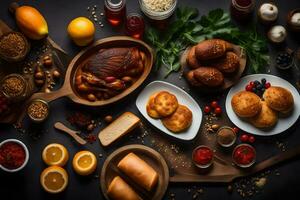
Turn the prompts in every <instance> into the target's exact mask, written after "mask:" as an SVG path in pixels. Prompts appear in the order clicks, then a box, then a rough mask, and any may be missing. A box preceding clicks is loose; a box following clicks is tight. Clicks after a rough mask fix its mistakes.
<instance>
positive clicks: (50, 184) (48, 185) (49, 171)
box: [40, 166, 68, 193]
mask: <svg viewBox="0 0 300 200" xmlns="http://www.w3.org/2000/svg"><path fill="white" fill-rule="evenodd" d="M40 182H41V185H42V186H43V188H44V190H46V191H47V192H49V193H60V192H62V191H64V190H65V189H66V187H67V185H68V174H67V172H66V170H64V169H63V168H61V167H59V166H50V167H48V168H46V169H44V171H43V172H42V174H41V176H40Z"/></svg>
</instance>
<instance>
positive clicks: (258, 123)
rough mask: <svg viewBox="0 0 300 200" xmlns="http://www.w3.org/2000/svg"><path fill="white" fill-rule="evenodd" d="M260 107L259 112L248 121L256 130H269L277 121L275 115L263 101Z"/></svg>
mask: <svg viewBox="0 0 300 200" xmlns="http://www.w3.org/2000/svg"><path fill="white" fill-rule="evenodd" d="M261 105H262V108H261V111H260V112H259V113H258V114H257V115H255V116H254V117H252V118H250V119H249V120H250V122H251V124H253V126H255V127H257V128H270V127H272V126H274V125H275V124H276V122H277V121H278V116H277V113H276V111H274V110H272V109H271V108H269V106H268V105H267V104H266V102H265V101H262V102H261Z"/></svg>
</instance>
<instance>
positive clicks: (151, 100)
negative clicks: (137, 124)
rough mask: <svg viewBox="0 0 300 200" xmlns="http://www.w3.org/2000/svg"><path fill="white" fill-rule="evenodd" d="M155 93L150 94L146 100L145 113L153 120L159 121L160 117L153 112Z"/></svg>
mask: <svg viewBox="0 0 300 200" xmlns="http://www.w3.org/2000/svg"><path fill="white" fill-rule="evenodd" d="M156 95H157V93H155V94H152V95H151V96H150V98H149V100H148V103H147V105H146V111H147V114H148V115H149V116H150V117H152V118H154V119H159V118H161V116H160V115H159V113H158V112H157V111H156V110H155V108H154V99H155V97H156Z"/></svg>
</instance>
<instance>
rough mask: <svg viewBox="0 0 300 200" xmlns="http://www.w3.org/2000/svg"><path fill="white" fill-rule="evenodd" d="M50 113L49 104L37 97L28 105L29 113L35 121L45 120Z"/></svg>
mask: <svg viewBox="0 0 300 200" xmlns="http://www.w3.org/2000/svg"><path fill="white" fill-rule="evenodd" d="M48 114H49V105H48V103H47V102H46V101H44V100H42V99H35V100H32V101H31V102H30V103H29V106H28V107H27V115H28V116H29V118H30V119H31V120H32V121H34V122H37V123H39V122H42V121H44V120H45V119H46V118H47V117H48Z"/></svg>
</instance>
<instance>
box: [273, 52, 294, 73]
mask: <svg viewBox="0 0 300 200" xmlns="http://www.w3.org/2000/svg"><path fill="white" fill-rule="evenodd" d="M293 61H294V59H293V53H292V52H289V51H285V52H280V53H279V54H277V56H276V66H277V67H278V68H279V69H289V68H291V67H292V66H293V64H294V62H293Z"/></svg>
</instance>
